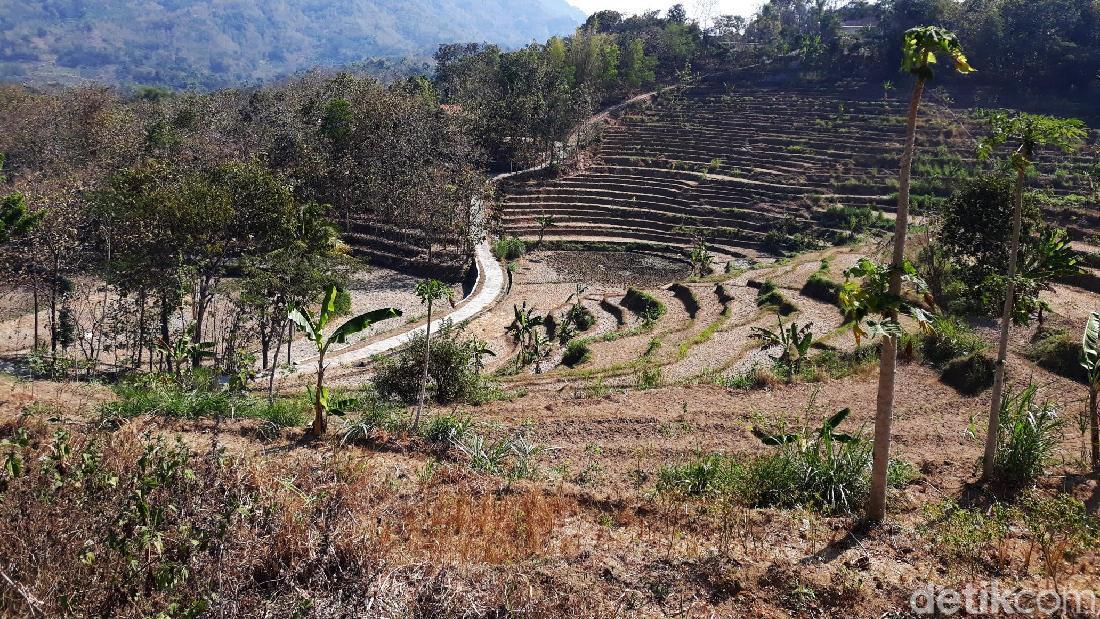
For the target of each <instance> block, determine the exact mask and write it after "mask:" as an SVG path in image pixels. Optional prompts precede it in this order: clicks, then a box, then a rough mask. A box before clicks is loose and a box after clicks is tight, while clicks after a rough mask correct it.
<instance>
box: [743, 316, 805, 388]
mask: <svg viewBox="0 0 1100 619" xmlns="http://www.w3.org/2000/svg"><path fill="white" fill-rule="evenodd" d="M776 318H777V319H778V321H779V326H778V328H777V329H776V330H775V331H772V330H771V329H765V328H763V327H753V328H752V333H751V334H750V337H752V338H753V339H755V340H760V350H763V351H765V352H766V351H768V350H771V349H773V348H778V349H779V354H777V355H772V356H771V358H772V360H774V361H775V362H776V363H781V364H783V365H785V366H786V367H787V382H791V381H793V380H794V375H795V374H796V373H797V372H798V370H799V367H800V366H801V365H802V362H803V361H804V360H805V359H806V355H807V354H808V353H809V352H810V345H811V344H813V340H814V334H813V331H812V330H811V329H812V328H813V324H812V323H810V324H805V325H799V324H798V323H797V322H792V323H791V324H790V325H789V326H784V325H783V317H782V316H778V315H777V316H776Z"/></svg>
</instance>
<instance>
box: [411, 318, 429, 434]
mask: <svg viewBox="0 0 1100 619" xmlns="http://www.w3.org/2000/svg"><path fill="white" fill-rule="evenodd" d="M425 329H426V331H425V332H424V333H425V336H424V372H423V373H422V374H421V375H420V399H419V401H418V402H417V405H416V416H415V417H413V427H414V428H416V427H419V426H420V415H421V413H423V412H424V400H425V399H426V398H427V395H428V362H429V361H431V355H432V299H431V298H430V297H429V298H428V324H427V325H426V327H425Z"/></svg>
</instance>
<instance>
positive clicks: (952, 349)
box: [920, 317, 988, 367]
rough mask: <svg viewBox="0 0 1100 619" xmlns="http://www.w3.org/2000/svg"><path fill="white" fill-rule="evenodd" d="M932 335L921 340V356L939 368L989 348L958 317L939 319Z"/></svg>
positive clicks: (933, 327)
mask: <svg viewBox="0 0 1100 619" xmlns="http://www.w3.org/2000/svg"><path fill="white" fill-rule="evenodd" d="M932 330H933V332H932V333H929V334H927V335H925V336H924V337H922V338H921V341H920V344H921V354H922V355H924V358H925V359H927V360H928V361H929V362H930V363H932V364H933V365H935V366H937V367H944V366H945V365H946V364H947V363H949V362H950V361H953V360H955V359H958V358H959V357H966V356H969V355H971V354H973V353H976V352H980V351H983V350H985V349H986V348H988V344H987V343H986V341H985V340H983V339H982V338H981V337H980V336H979V335H978V334H977V333H975V332H974V330H973V329H971V328H970V325H968V324H966V323H965V322H964V321H963V320H961V319H959V318H956V317H938V318H936V319H934V320H933V321H932Z"/></svg>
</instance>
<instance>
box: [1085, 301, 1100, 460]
mask: <svg viewBox="0 0 1100 619" xmlns="http://www.w3.org/2000/svg"><path fill="white" fill-rule="evenodd" d="M1081 367H1082V368H1084V369H1085V376H1086V378H1087V381H1088V386H1089V427H1090V428H1091V434H1092V436H1091V439H1092V441H1091V442H1092V470H1094V471H1100V410H1097V395H1098V394H1100V312H1093V313H1092V314H1090V315H1089V320H1088V322H1087V323H1086V324H1085V334H1084V336H1083V337H1082V338H1081Z"/></svg>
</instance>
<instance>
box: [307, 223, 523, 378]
mask: <svg viewBox="0 0 1100 619" xmlns="http://www.w3.org/2000/svg"><path fill="white" fill-rule="evenodd" d="M474 261H475V263H476V264H477V283H476V284H475V285H474V292H473V293H472V296H470V297H467V299H466V300H465V301H464V302H463V303H462V305H460V306H458V308H457V309H455V310H454V311H453V312H451V313H449V314H446V315H444V316H442V317H440V318H438V319H435V320H432V325H431V326H432V331H433V332H435V331H437V330H439V328H440V327H442V325H443V322H444V321H450V322H451V323H452V324H455V325H457V324H461V323H462V322H465V321H467V320H469V319H471V318H474V317H475V316H477V315H478V314H480V313H481V312H483V311H484V310H486V309H488V308H489V307H492V305H493V304H494V303H495V302H496V300H497V298H498V297H499V296H500V295H501V294H503V293H504V287H505V278H504V269H503V268H501V266H500V262H498V261H497V259H496V258H494V257H493V251H492V249H491V248H490V246H489V241H488V240H484V241H482V242H481V244H479V245H478V246H477V247H476V248H475V249H474ZM444 307H446V305H444ZM425 328H426V325H421V326H419V327H416V328H414V329H412V330H409V331H406V332H404V333H400V334H398V335H394V336H392V337H388V338H386V339H384V340H379V341H377V342H373V343H371V344H368V345H366V346H359V347H356V346H355V345H352V346H350V347H348V348H345V349H343V350H336V351H333V352H330V353H329V356H328V362H329V367H338V366H347V365H354V364H356V363H359V362H360V361H366V360H368V359H370V358H371V357H373V356H375V355H378V354H382V353H385V352H389V351H391V350H394V349H397V348H400V347H402V346H404V345H405V344H408V343H409V342H410V341H411V340H412V339H413V338H415V337H417V336H418V335H422V334H423V333H424V329H425ZM313 359H316V357H314V358H313ZM313 359H310V360H303V361H300V362H299V367H298V369H297V370H296V371H295V373H296V374H300V373H312V372H314V371H316V367H314V365H316V363H313V364H309V363H307V361H312V360H313Z"/></svg>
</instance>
